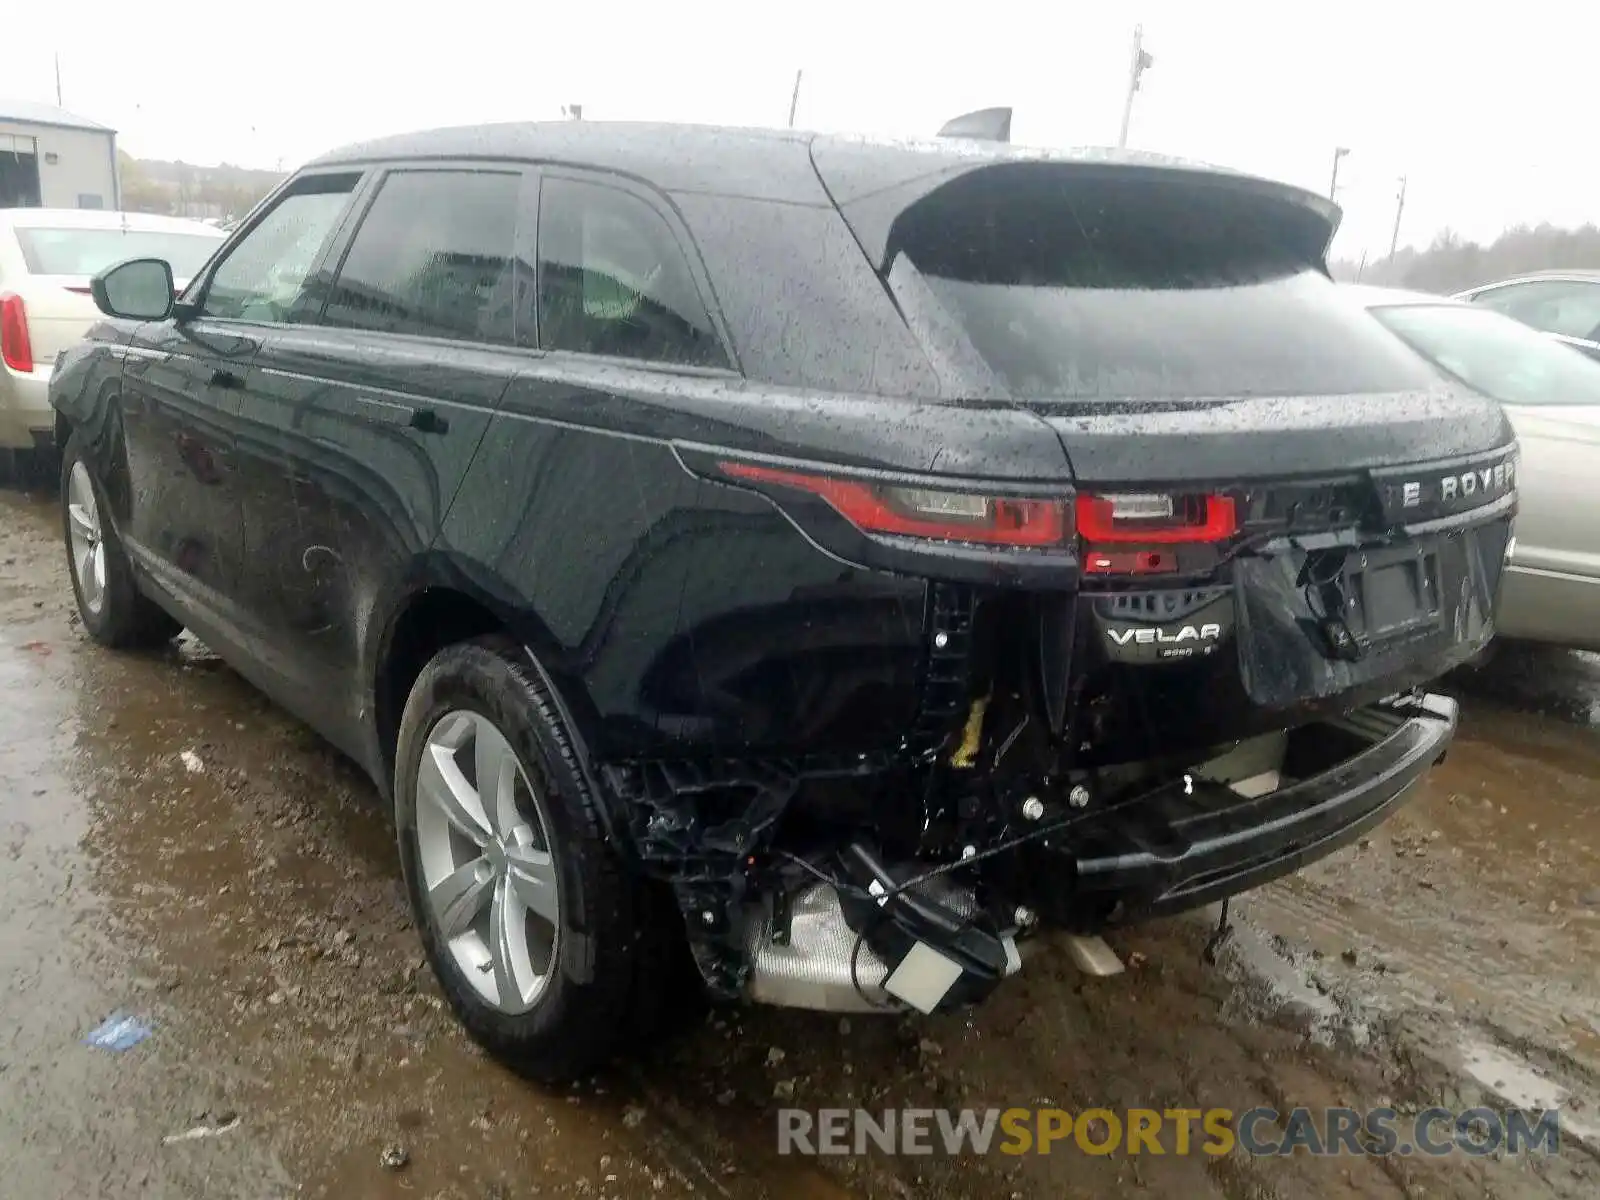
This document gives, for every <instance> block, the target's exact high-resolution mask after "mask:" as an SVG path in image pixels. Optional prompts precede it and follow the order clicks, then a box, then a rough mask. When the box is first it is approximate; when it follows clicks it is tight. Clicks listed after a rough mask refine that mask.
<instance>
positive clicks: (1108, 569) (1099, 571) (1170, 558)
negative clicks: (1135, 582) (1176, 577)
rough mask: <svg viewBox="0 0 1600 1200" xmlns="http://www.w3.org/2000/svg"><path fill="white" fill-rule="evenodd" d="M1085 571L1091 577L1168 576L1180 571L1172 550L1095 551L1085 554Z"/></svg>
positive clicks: (1089, 550) (1176, 557)
mask: <svg viewBox="0 0 1600 1200" xmlns="http://www.w3.org/2000/svg"><path fill="white" fill-rule="evenodd" d="M1083 569H1084V570H1085V571H1086V572H1088V573H1089V574H1090V575H1166V574H1169V573H1170V572H1172V571H1176V570H1177V569H1178V556H1177V555H1176V554H1174V553H1173V552H1172V551H1171V550H1095V549H1092V548H1091V549H1088V550H1085V551H1084V553H1083Z"/></svg>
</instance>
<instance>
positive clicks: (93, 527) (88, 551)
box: [67, 460, 106, 615]
mask: <svg viewBox="0 0 1600 1200" xmlns="http://www.w3.org/2000/svg"><path fill="white" fill-rule="evenodd" d="M67 523H68V527H69V528H70V530H71V540H72V574H73V577H74V578H75V579H76V580H77V583H78V594H79V595H80V596H82V597H83V606H84V607H85V608H87V609H88V610H89V611H90V612H91V613H94V614H96V615H98V614H99V612H100V609H101V608H102V607H104V605H105V602H106V547H105V542H104V540H103V539H102V537H101V530H100V503H99V501H98V500H96V499H95V494H94V481H93V480H91V479H90V478H89V468H88V467H86V466H84V465H83V462H82V461H81V460H80V461H78V462H75V463H73V464H72V473H71V475H70V476H69V478H68V482H67Z"/></svg>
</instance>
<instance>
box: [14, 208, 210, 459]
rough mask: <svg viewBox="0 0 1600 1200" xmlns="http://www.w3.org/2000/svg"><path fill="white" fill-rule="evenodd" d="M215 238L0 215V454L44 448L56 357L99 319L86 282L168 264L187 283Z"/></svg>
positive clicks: (89, 219)
mask: <svg viewBox="0 0 1600 1200" xmlns="http://www.w3.org/2000/svg"><path fill="white" fill-rule="evenodd" d="M224 236H225V235H224V234H223V232H222V231H221V230H220V229H214V228H213V227H211V226H210V225H204V224H201V223H200V222H199V221H183V220H179V219H177V218H175V217H156V216H149V215H147V214H144V213H117V212H97V211H93V210H81V209H55V208H11V209H0V451H15V450H32V449H37V448H42V447H45V446H48V445H49V444H50V443H51V440H52V436H53V433H54V428H55V414H54V413H53V412H52V411H51V408H50V401H49V399H48V396H47V392H48V389H49V385H50V371H51V368H52V367H53V366H54V365H55V361H56V355H57V353H59V352H60V351H62V350H65V349H66V348H67V347H68V346H70V345H72V344H73V343H74V342H76V341H77V340H78V339H79V338H81V337H82V336H83V335H84V333H86V332H87V331H88V329H89V327H90V326H91V325H93V324H94V323H95V322H96V321H98V320H100V319H101V317H100V312H99V310H98V309H97V308H95V306H94V301H93V300H92V299H91V298H90V296H89V279H90V277H91V276H93V275H95V274H97V273H98V272H100V271H102V270H104V269H105V268H106V267H109V266H113V265H115V264H116V263H119V262H122V261H124V260H126V259H130V258H146V257H148V258H164V259H166V260H167V261H168V262H169V263H171V264H172V271H173V274H174V275H175V276H177V277H178V279H180V280H186V279H187V278H188V277H189V276H191V275H193V274H194V273H195V272H196V271H198V270H199V269H200V268H201V266H203V265H204V264H205V261H206V259H208V258H210V257H211V254H212V252H213V251H214V250H216V248H217V247H218V246H220V245H221V244H222V241H223V238H224Z"/></svg>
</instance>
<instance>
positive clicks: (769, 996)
mask: <svg viewBox="0 0 1600 1200" xmlns="http://www.w3.org/2000/svg"><path fill="white" fill-rule="evenodd" d="M905 894H907V893H902V895H905ZM898 900H899V897H894V898H892V899H889V900H880V901H878V902H877V905H878V912H879V913H880V914H881V917H879V918H874V919H875V920H878V921H879V926H878V927H875V929H874V932H875V933H876V934H877V935H878V936H877V938H875V939H874V940H877V941H878V943H879V945H880V946H883V945H888V946H890V947H895V946H897V945H899V946H902V947H903V949H898V950H891V955H892V957H893V958H894V959H895V961H894V962H893V963H890V962H888V961H886V960H885V958H884V955H883V953H880V951H879V950H878V949H875V948H874V947H873V945H872V944H871V943H870V942H869V941H868V940H867V938H865V937H863V936H861V935H860V934H858V933H857V932H856V930H855V929H854V928H852V927H851V924H850V921H849V920H848V919H847V918H846V916H845V911H844V906H843V905H842V904H841V903H840V900H839V893H838V892H837V891H836V890H835V889H834V888H833V887H832V886H831V885H829V884H825V883H813V884H809V885H807V886H806V887H804V888H802V889H801V890H800V891H799V892H797V893H795V894H794V895H793V896H792V897H791V898H790V901H789V905H788V913H787V922H786V931H787V932H786V936H780V934H782V933H783V932H784V931H782V930H780V929H779V928H778V925H777V919H776V917H775V914H774V912H773V911H772V909H771V908H770V907H769V908H768V909H767V911H765V912H764V914H763V915H762V916H761V918H760V919H759V920H752V921H750V922H749V923H748V928H749V930H750V932H749V934H748V935H747V937H746V941H745V955H746V959H747V961H748V962H749V963H750V974H749V977H748V980H747V982H746V985H745V995H746V996H747V997H748V998H749V999H751V1000H755V1001H758V1002H760V1003H763V1004H776V1005H779V1006H782V1007H786V1008H810V1009H816V1010H819V1011H823V1012H846V1013H848V1012H874V1011H880V1012H892V1011H900V1010H903V1009H906V1008H914V1009H917V1010H918V1011H920V1012H924V1013H931V1012H933V1011H935V1010H936V1009H938V1008H939V1007H940V1006H941V1005H942V1004H944V1002H945V1001H946V999H947V998H951V997H952V996H954V997H956V999H957V1000H958V1001H959V1000H960V999H961V998H964V997H967V996H969V995H970V994H972V993H975V992H983V991H986V990H987V989H988V988H989V987H992V986H993V985H994V984H995V983H998V982H999V980H1000V979H1002V978H1005V977H1007V976H1010V975H1014V974H1016V972H1017V971H1018V970H1020V969H1021V967H1022V957H1021V955H1020V953H1019V952H1018V950H1017V945H1016V940H1015V938H1014V936H1013V934H1011V933H1009V932H1007V933H1004V934H1002V935H1000V936H998V937H996V936H995V935H992V934H984V933H980V932H978V931H977V930H976V929H975V927H974V926H972V925H970V924H968V923H967V922H968V919H969V918H971V917H973V916H974V915H975V914H976V913H977V909H978V906H977V901H976V899H975V897H974V896H973V894H972V893H971V892H970V891H968V890H966V889H963V888H959V887H956V886H953V885H950V884H947V883H944V882H942V881H939V882H937V883H930V884H928V885H926V886H924V887H921V888H919V889H918V891H917V901H918V904H919V905H920V906H921V907H922V909H923V911H930V910H931V911H938V912H942V913H944V914H946V915H947V916H948V917H951V918H954V919H955V921H956V922H958V923H960V924H962V926H963V930H964V932H966V933H970V935H971V936H973V937H975V938H977V939H979V940H981V941H986V942H988V943H990V944H992V945H993V947H994V949H993V954H994V955H995V957H996V960H997V964H998V965H997V967H996V968H995V969H994V970H993V971H992V972H990V971H984V970H982V968H981V967H979V968H975V967H974V964H973V962H972V959H971V957H970V952H969V951H968V950H967V948H965V947H963V946H960V945H957V944H956V942H955V940H954V939H946V938H941V937H940V936H939V935H938V934H937V933H934V932H931V931H930V929H929V928H928V927H927V926H926V925H923V926H922V927H920V928H917V929H916V931H915V932H913V927H912V926H911V925H909V924H908V923H907V918H906V917H905V916H904V915H903V914H902V913H901V912H899V911H898V909H897V902H898ZM858 919H859V918H858ZM890 926H896V927H897V929H896V930H895V931H894V937H893V939H892V940H890V939H886V938H885V937H884V934H885V933H887V932H888V931H889V927H890ZM919 935H921V936H919ZM941 943H943V944H941Z"/></svg>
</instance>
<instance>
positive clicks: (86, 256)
mask: <svg viewBox="0 0 1600 1200" xmlns="http://www.w3.org/2000/svg"><path fill="white" fill-rule="evenodd" d="M16 233H17V241H18V242H20V243H21V245H22V259H23V261H24V262H25V263H27V264H28V270H29V271H30V272H31V273H32V274H34V275H98V274H99V273H100V272H101V271H103V270H105V269H106V268H107V267H112V266H115V265H116V264H117V263H119V262H126V261H127V260H128V259H130V258H161V259H165V260H166V261H167V263H168V265H170V266H171V267H172V274H173V277H174V278H175V279H190V278H192V277H193V276H194V274H195V272H197V271H199V270H200V268H201V267H203V266H204V265H205V262H206V259H208V258H210V257H211V254H212V252H213V251H215V250H216V248H217V247H218V246H220V245H221V244H222V237H221V235H220V234H218V235H216V236H207V235H205V234H197V233H169V232H167V231H165V230H148V229H127V230H123V229H45V228H27V229H18V230H17V231H16Z"/></svg>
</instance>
